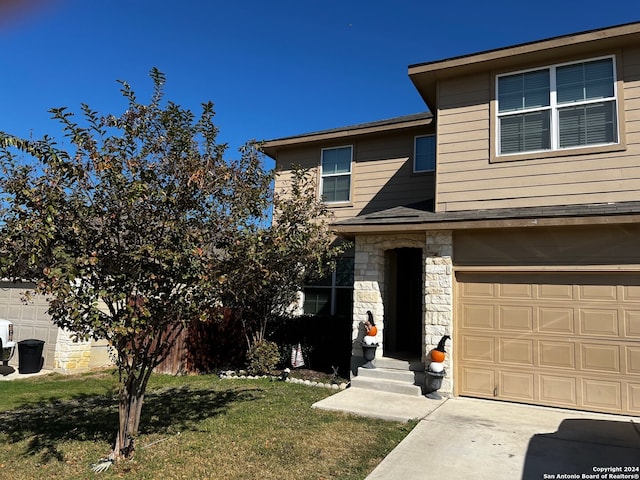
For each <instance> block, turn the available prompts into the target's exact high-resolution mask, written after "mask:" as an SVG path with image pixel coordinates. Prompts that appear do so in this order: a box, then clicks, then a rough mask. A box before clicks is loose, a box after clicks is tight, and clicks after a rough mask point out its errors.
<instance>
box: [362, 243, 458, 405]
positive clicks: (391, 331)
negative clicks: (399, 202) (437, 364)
mask: <svg viewBox="0 0 640 480" xmlns="http://www.w3.org/2000/svg"><path fill="white" fill-rule="evenodd" d="M367 311H371V312H372V314H373V317H374V319H375V322H376V326H377V328H378V334H377V340H378V345H379V346H378V349H377V351H376V358H379V359H391V360H401V361H404V362H409V363H416V362H418V363H422V364H424V365H425V366H427V365H428V364H429V358H428V352H429V351H430V350H431V349H432V348H433V347H435V346H436V345H437V343H438V341H439V340H440V338H441V337H442V336H443V335H451V336H452V337H453V335H452V333H453V271H452V234H451V232H450V231H435V232H425V233H415V234H389V235H358V236H356V238H355V267H354V300H353V326H352V327H353V328H352V362H351V373H352V376H358V367H360V366H361V365H363V364H364V363H365V361H364V357H363V352H362V348H361V346H360V343H361V341H362V338H363V337H364V328H363V327H362V325H361V322H362V321H363V320H365V319H366V318H367ZM447 352H448V355H447V358H446V360H445V369H446V371H447V375H446V377H445V378H444V379H443V381H442V387H441V388H440V390H439V391H440V393H443V394H445V395H451V394H452V393H453V381H452V375H453V346H452V345H451V344H450V343H449V344H448V345H447ZM416 378H417V377H416ZM365 382H367V380H364V379H360V380H358V381H357V382H356V385H358V383H365ZM381 388H384V387H381Z"/></svg>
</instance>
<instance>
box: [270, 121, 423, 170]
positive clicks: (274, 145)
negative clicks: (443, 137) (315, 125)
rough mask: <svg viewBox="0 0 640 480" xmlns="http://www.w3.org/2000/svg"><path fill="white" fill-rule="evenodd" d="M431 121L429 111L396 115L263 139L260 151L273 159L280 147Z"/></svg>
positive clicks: (367, 133)
mask: <svg viewBox="0 0 640 480" xmlns="http://www.w3.org/2000/svg"><path fill="white" fill-rule="evenodd" d="M432 121H433V115H431V113H429V112H425V113H423V114H416V115H410V116H406V117H397V118H392V119H388V120H381V121H379V122H371V123H366V124H361V125H352V126H347V127H343V128H335V129H331V130H322V131H318V132H312V133H305V134H302V135H296V136H292V137H284V138H278V139H274V140H268V141H265V142H264V143H263V144H262V151H263V152H264V153H266V154H267V155H268V156H269V157H271V158H273V159H275V157H276V155H277V152H278V150H279V149H281V148H287V147H294V146H300V145H306V144H310V143H315V142H327V141H331V140H339V139H342V138H350V137H355V136H360V135H371V134H376V133H386V132H393V131H395V130H403V129H407V128H417V127H424V126H427V125H430V124H431V123H432Z"/></svg>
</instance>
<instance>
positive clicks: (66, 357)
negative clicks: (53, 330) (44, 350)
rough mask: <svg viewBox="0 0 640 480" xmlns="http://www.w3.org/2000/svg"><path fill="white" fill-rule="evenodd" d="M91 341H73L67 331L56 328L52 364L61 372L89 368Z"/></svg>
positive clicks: (79, 370) (80, 370)
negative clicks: (56, 338) (56, 337)
mask: <svg viewBox="0 0 640 480" xmlns="http://www.w3.org/2000/svg"><path fill="white" fill-rule="evenodd" d="M91 344H92V342H91V341H88V342H74V341H73V340H72V339H71V335H70V333H69V332H68V331H66V330H64V329H62V328H60V329H58V340H57V343H56V353H55V356H54V360H53V364H54V369H55V371H57V372H61V373H73V372H82V371H85V370H88V369H89V362H90V361H91Z"/></svg>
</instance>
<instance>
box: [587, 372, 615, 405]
mask: <svg viewBox="0 0 640 480" xmlns="http://www.w3.org/2000/svg"><path fill="white" fill-rule="evenodd" d="M582 402H583V405H584V406H585V407H586V408H590V409H593V410H622V384H621V383H620V382H616V381H612V380H597V379H586V378H583V379H582Z"/></svg>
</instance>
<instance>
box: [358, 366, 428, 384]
mask: <svg viewBox="0 0 640 480" xmlns="http://www.w3.org/2000/svg"><path fill="white" fill-rule="evenodd" d="M358 377H366V378H376V379H378V380H396V381H398V382H407V383H410V384H413V383H416V381H418V382H419V381H420V380H422V383H424V372H412V371H410V370H394V369H390V368H380V367H377V366H376V368H359V369H358Z"/></svg>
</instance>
